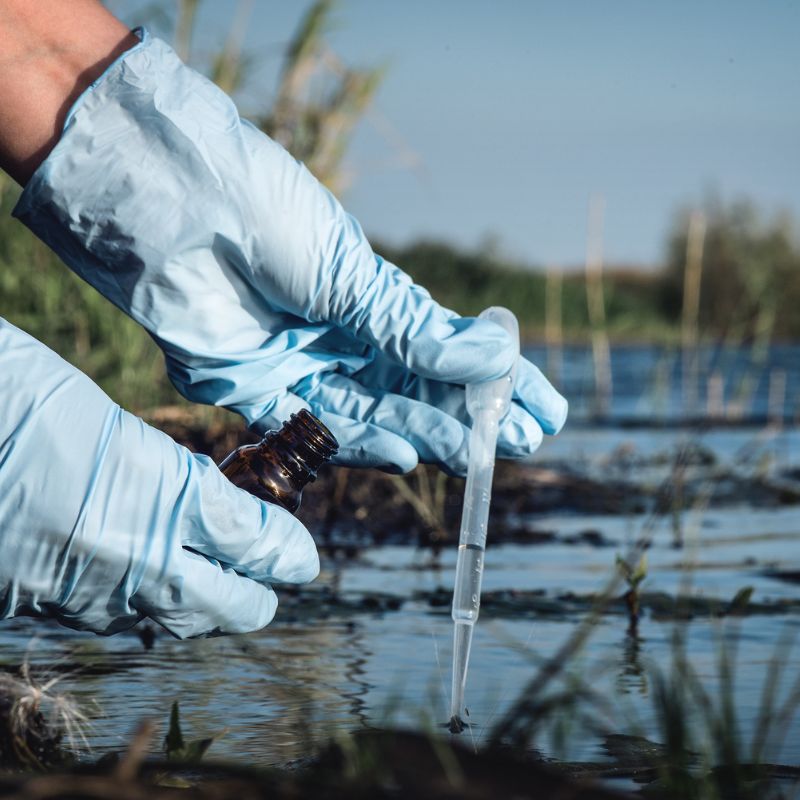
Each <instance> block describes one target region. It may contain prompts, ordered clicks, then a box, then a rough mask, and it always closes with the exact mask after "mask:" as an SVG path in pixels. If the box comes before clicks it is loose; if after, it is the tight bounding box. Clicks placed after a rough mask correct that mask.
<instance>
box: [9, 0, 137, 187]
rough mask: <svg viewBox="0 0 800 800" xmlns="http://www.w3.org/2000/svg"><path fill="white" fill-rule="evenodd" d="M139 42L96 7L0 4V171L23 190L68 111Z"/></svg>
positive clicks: (15, 0)
mask: <svg viewBox="0 0 800 800" xmlns="http://www.w3.org/2000/svg"><path fill="white" fill-rule="evenodd" d="M137 42H138V39H137V37H136V35H135V34H133V33H132V32H131V31H130V30H128V28H127V27H126V26H125V25H123V24H122V23H121V22H120V21H119V20H117V19H116V18H115V17H114V16H113V15H112V14H110V13H109V12H108V11H107V10H106V9H105V8H103V6H102V5H101V4H100V3H98V2H96V0H37V2H36V3H31V2H30V0H4V2H3V3H2V4H0V167H2V168H3V169H4V170H6V171H7V172H8V173H9V174H10V175H11V176H12V177H13V178H14V179H15V180H16V181H17V182H18V183H20V184H21V185H25V184H26V183H27V181H28V179H29V178H30V176H31V175H32V174H33V172H34V171H35V170H36V168H37V167H38V166H39V164H41V162H42V161H43V160H44V159H45V158H46V157H47V155H48V154H49V153H50V151H51V150H52V149H53V147H54V146H55V144H56V142H57V141H58V139H59V137H60V135H61V130H62V127H63V124H64V120H65V119H66V116H67V113H68V112H69V109H70V107H71V106H72V104H73V103H74V102H75V101H76V100H77V98H78V97H79V96H80V94H81V93H82V92H83V91H84V90H85V89H86V88H87V87H88V86H90V85H91V84H92V83H93V82H94V81H95V80H96V79H97V78H98V77H99V76H100V75H102V73H103V72H104V71H105V70H106V68H107V67H108V66H109V65H110V64H112V63H113V62H114V60H115V59H116V58H118V57H119V56H120V55H121V54H122V53H124V52H125V51H126V50H128V49H130V48H131V47H133V46H134V45H135V44H136V43H137Z"/></svg>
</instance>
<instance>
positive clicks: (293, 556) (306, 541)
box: [253, 503, 319, 583]
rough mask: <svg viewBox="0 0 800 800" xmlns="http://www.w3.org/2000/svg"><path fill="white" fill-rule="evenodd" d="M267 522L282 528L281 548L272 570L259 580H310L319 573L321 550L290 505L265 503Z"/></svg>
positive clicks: (272, 563) (285, 581)
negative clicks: (289, 507) (289, 510)
mask: <svg viewBox="0 0 800 800" xmlns="http://www.w3.org/2000/svg"><path fill="white" fill-rule="evenodd" d="M264 508H265V512H266V515H267V518H268V522H267V524H268V525H270V526H276V527H277V528H278V529H279V530H280V532H281V537H280V538H281V552H280V554H279V555H278V556H277V558H275V559H274V560H272V561H271V563H270V565H269V574H268V575H263V576H256V575H253V577H255V578H256V579H257V580H260V581H262V582H263V581H269V582H270V583H271V582H279V583H310V582H311V581H313V580H314V579H315V578H316V577H317V575H319V553H318V552H317V546H316V544H315V543H314V539H313V537H312V536H311V534H310V533H309V532H308V530H307V529H306V527H305V526H304V525H303V524H302V523H301V522H300V521H299V520H297V519H296V518H295V517H294V516H292V514H290V513H289V512H288V511H286V509H283V508H281V507H280V506H275V505H271V504H269V503H264Z"/></svg>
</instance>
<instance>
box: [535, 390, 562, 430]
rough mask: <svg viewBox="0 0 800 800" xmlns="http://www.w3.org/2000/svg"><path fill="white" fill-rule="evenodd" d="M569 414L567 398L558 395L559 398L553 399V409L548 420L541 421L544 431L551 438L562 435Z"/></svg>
mask: <svg viewBox="0 0 800 800" xmlns="http://www.w3.org/2000/svg"><path fill="white" fill-rule="evenodd" d="M568 414H569V402H567V399H566V397H563V396H562V395H560V394H558V395H557V397H554V398H553V404H552V408H551V409H550V413H549V414H548V416H547V418H546V419H543V420H541V423H542V430H543V431H544V432H545V433H546V434H548V435H550V436H555V435H556V434H557V433H560V431H561V429H562V428H563V427H564V425H565V424H566V422H567V416H568Z"/></svg>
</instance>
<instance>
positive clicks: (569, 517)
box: [0, 348, 800, 764]
mask: <svg viewBox="0 0 800 800" xmlns="http://www.w3.org/2000/svg"><path fill="white" fill-rule="evenodd" d="M797 352H798V350H797V348H795V349H794V350H792V351H791V352H788V351H787V352H783V351H781V354H780V357H781V358H783V359H784V360H787V359H788V362H791V363H795V362H792V361H791V359H793V358H796V354H797ZM636 358H637V359H638V358H639V355H638V353H637V355H636ZM788 362H787V363H788ZM625 363H627V362H625ZM789 366H791V364H789ZM792 376H793V377H792V378H791V381H795V377H794V373H792ZM759 385H760V384H759ZM792 386H795V383H792ZM759 392H760V394H758V396H759V397H760V396H761V395H762V394H763V390H759ZM636 402H638V401H636ZM759 402H761V401H759ZM621 403H622V406H621V407H620V408H619V409H617V411H618V412H619V413H620V414H624V415H626V416H630V408H632V407H633V406H635V405H636V403H635V402H634V401H633V400H631V399H630V398H628V400H625V399H623V400H622V401H621ZM626 403H627V404H628V405H627V406H626V405H625V404H626ZM631 404H632V405H631ZM626 407H627V409H628V410H627V411H626V410H625V409H626ZM578 419H580V414H578ZM681 440H689V441H692V442H694V443H696V444H700V445H702V447H703V448H705V450H706V451H707V452H708V453H710V454H712V455H713V457H714V458H716V460H717V463H718V464H722V465H726V466H729V467H730V468H731V469H739V468H740V467H741V465H742V464H746V465H749V466H748V468H751V467H752V464H754V463H755V464H757V465H760V467H759V469H760V470H761V471H762V472H763V471H767V472H772V473H775V474H778V473H780V474H794V473H796V471H797V469H798V467H800V430H798V428H796V427H782V428H780V429H775V428H773V429H770V430H765V429H761V428H758V427H753V426H749V427H747V426H745V427H741V428H732V427H724V428H720V429H710V430H706V431H705V432H704V433H702V434H699V433H697V432H690V431H682V430H680V429H677V428H675V427H667V428H663V427H645V426H639V427H633V428H625V427H620V426H617V427H615V426H611V425H603V426H600V427H588V426H586V425H584V426H583V427H582V426H580V425H576V426H574V428H573V429H569V428H568V429H567V430H566V431H565V432H564V433H563V434H562V435H561V436H559V437H558V438H556V439H554V440H549V441H548V442H546V444H545V446H544V447H543V448H542V450H541V452H540V453H539V454H537V457H536V459H535V461H536V463H537V464H546V463H552V462H568V463H570V464H573V465H574V464H578V465H580V466H581V469H582V470H584V471H585V472H586V473H589V474H593V475H594V476H595V477H597V476H601V477H602V476H603V475H604V474H609V473H608V471H609V470H610V469H611V468H612V467H611V466H609V465H610V464H612V463H615V462H614V461H613V459H611V454H613V453H619V452H620V451H621V450H622V451H624V452H626V453H628V454H635V455H637V457H642V458H645V459H647V458H651V457H653V456H656V455H658V454H659V453H669V452H671V451H672V450H674V447H675V445H676V442H678V441H681ZM748 459H749V460H748ZM741 468H743V467H741ZM648 469H650V468H648ZM653 469H656V471H657V468H653ZM520 522H521V523H524V524H528V525H532V526H535V527H536V528H537V529H542V530H547V531H553V532H555V533H556V534H557V537H556V539H554V540H552V541H545V542H543V543H541V544H537V545H532V544H528V545H520V544H504V545H499V544H498V545H492V532H491V530H490V532H489V547H488V551H487V556H486V568H485V574H484V592H492V591H494V590H516V591H518V592H534V591H540V592H542V593H543V595H542V597H543V598H545V599H548V598H549V599H552V600H553V602H554V603H556V604H557V601H558V598H559V597H561V596H562V595H563V594H564V593H573V594H575V595H583V594H587V593H593V592H600V591H602V590H603V588H604V587H605V585H606V584H607V582H608V580H609V578H610V576H612V575H613V574H614V562H615V557H616V554H617V553H625V552H626V550H627V549H628V548H629V547H630V546H631V545H632V544H633V543H634V542H635V541H636V540H637V539H638V538H639V537H640V536H641V535H642V532H643V531H644V530H645V528H647V529H648V530H649V532H650V535H651V536H652V546H651V547H650V549H649V551H648V560H649V572H648V577H647V579H646V581H645V584H644V585H643V590H644V591H647V592H666V593H670V594H674V593H677V592H686V591H689V592H691V593H692V594H694V595H698V596H702V597H707V598H717V599H718V600H719V601H720V602H723V603H727V602H729V601H730V600H731V599H732V598H733V597H734V596H735V595H736V593H737V592H738V591H739V590H741V589H742V588H744V587H746V586H750V587H752V588H753V595H752V601H753V602H754V603H755V602H759V603H761V602H777V601H782V600H784V601H798V602H800V583H798V582H797V577H798V574H800V548H799V547H798V542H800V505H776V506H774V507H763V506H754V505H751V504H749V503H748V502H747V498H744V497H743V498H742V500H741V502H736V503H729V504H728V505H719V504H717V505H713V506H711V507H709V508H707V509H703V508H702V507H698V508H696V509H694V510H691V511H689V512H687V513H686V514H685V516H684V546H683V548H681V549H675V548H674V547H673V532H672V528H671V526H672V524H673V521H672V519H671V518H670V517H664V518H658V519H655V520H654V519H652V518H648V517H645V516H643V515H637V514H628V515H603V516H588V515H579V514H552V513H548V514H546V515H545V514H531V515H528V517H526V518H525V519H524V520H520ZM586 530H594V531H598V532H599V533H601V534H602V536H603V537H604V539H605V540H607V543H608V546H594V545H593V544H592V543H591V541H590V540H586V542H584V541H583V540H582V539H580V538H579V537H578V538H575V539H572V540H571V541H572V543H569V536H570V534H579V533H581V532H582V531H586ZM595 545H596V542H595ZM455 556H456V552H455V547H452V548H449V549H447V550H445V551H444V552H443V553H442V554H441V557H440V558H439V559H438V561H436V562H434V561H433V560H432V557H431V555H430V553H429V552H428V551H420V550H417V549H416V548H414V547H411V546H397V545H392V546H383V547H374V548H371V549H369V550H363V551H361V552H360V553H359V554H358V555H357V556H356V557H354V558H352V559H349V560H343V561H337V562H333V561H328V562H325V563H323V572H322V575H321V577H320V579H319V581H318V582H317V584H316V585H315V586H314V587H311V588H310V589H309V590H308V592H309V593H314V592H316V594H315V595H314V596H315V597H317V598H318V597H319V596H320V595H319V592H320V587H321V586H322V587H328V588H329V589H330V591H331V592H334V593H335V594H336V595H337V596H338V597H344V598H350V599H352V601H353V602H352V603H351V604H350V606H348V607H347V609H346V610H342V609H338V610H337V608H331V609H330V612H329V613H328V614H324V613H314V614H310V615H308V614H307V615H305V616H303V615H302V614H298V613H297V612H296V607H297V604H296V603H295V604H294V605H293V604H291V603H287V604H286V605H285V606H283V607H282V608H280V609H279V611H278V616H277V618H276V620H275V622H274V623H273V624H272V625H271V626H269V627H268V628H267V629H265V630H264V631H262V632H259V633H257V634H253V635H251V636H247V637H235V638H226V639H213V640H200V641H190V642H178V641H175V640H172V639H171V638H169V637H168V636H167V635H165V634H158V635H157V637H156V641H155V645H154V647H153V648H152V649H145V648H144V646H143V644H142V642H141V640H140V638H139V636H138V635H137V633H136V632H135V631H134V632H131V633H126V634H120V635H118V636H116V637H113V638H109V639H104V638H100V637H95V636H93V635H90V634H82V633H77V632H73V631H69V630H67V629H64V628H60V627H58V626H56V625H54V624H49V623H42V622H37V621H33V620H24V619H21V620H9V621H7V622H5V623H3V624H2V627H0V659H1V660H2V664H3V665H4V667H5V668H7V669H14V668H17V667H18V666H19V665H20V664H21V663H22V662H23V661H25V659H28V660H29V661H30V663H31V664H32V665H33V666H34V667H35V668H36V674H37V675H38V676H39V678H40V679H43V676H46V675H48V674H49V675H61V676H62V678H61V682H60V684H59V687H58V688H59V689H63V690H65V691H69V692H70V693H71V694H73V695H74V696H75V697H76V698H77V700H78V701H79V702H80V703H81V704H82V706H83V707H84V710H85V711H86V713H87V715H88V717H89V718H90V721H91V725H90V727H89V730H88V734H87V739H88V743H89V745H90V746H91V749H92V751H91V752H92V755H93V756H97V755H101V754H103V753H104V752H108V751H111V750H119V749H122V748H124V747H125V745H126V743H127V742H128V741H129V739H130V736H131V734H132V732H133V731H134V729H135V727H136V725H137V724H138V722H139V721H140V720H142V719H143V718H149V719H154V720H156V721H159V722H162V723H163V725H164V726H165V725H166V721H167V718H168V714H169V708H170V705H171V703H172V702H173V701H174V700H179V701H180V704H181V711H182V718H183V723H184V732H185V734H186V735H187V736H189V737H204V736H217V737H218V738H217V740H216V741H215V743H214V745H213V747H212V750H211V752H210V755H213V756H216V757H230V758H234V759H237V760H240V761H244V762H247V763H256V764H285V763H287V762H290V761H292V760H294V759H298V758H302V757H304V756H305V755H307V754H308V752H309V743H310V742H312V741H322V740H324V739H326V738H327V737H328V736H329V735H330V734H331V733H338V732H345V731H351V730H354V729H358V728H360V727H363V726H365V725H413V726H415V727H418V726H420V725H421V726H423V727H427V728H429V729H431V730H439V731H441V734H442V735H446V734H445V732H444V729H443V728H442V726H443V725H444V723H445V722H446V721H447V718H448V707H449V691H450V655H451V647H452V622H451V620H450V616H449V607H448V606H447V605H441V604H436V603H432V601H431V598H432V597H435V595H436V590H437V589H439V588H440V587H443V588H444V590H445V592H450V591H451V590H452V582H453V575H454V569H455ZM792 571H794V572H795V573H796V574H795V581H794V582H793V581H792V580H789V579H787V578H790V577H791V576H789V575H786V573H790V572H792ZM781 576H783V579H781ZM619 591H620V590H618V591H617V594H619ZM384 595H386V596H391V597H395V598H397V600H398V603H396V604H395V605H399V606H400V607H394V608H393V607H389V608H387V607H386V604H385V603H382V602H381V603H377V602H375V601H374V597H384ZM296 599H297V598H295V600H296ZM384 599H385V598H384ZM400 603H401V604H400ZM390 605H391V604H390ZM323 606H324V603H323ZM799 608H800V606H798V605H795V606H794V608H793V610H791V609H790V610H789V611H787V612H786V613H774V614H773V613H756V614H748V615H745V616H742V617H738V618H735V619H734V618H728V619H724V620H723V619H718V618H716V617H714V616H713V615H708V614H705V615H704V614H698V615H696V616H695V617H694V618H693V619H691V620H690V621H677V622H676V621H675V620H674V619H668V618H660V617H659V616H658V615H655V614H653V613H651V612H650V611H648V610H645V612H644V614H643V618H642V620H641V622H640V626H639V635H638V637H636V638H634V637H631V636H630V635H629V633H628V631H627V620H626V618H625V616H624V615H621V614H619V613H605V614H603V615H601V617H600V618H599V620H598V621H597V623H596V624H595V625H594V627H593V630H592V633H591V635H590V637H589V639H588V642H587V644H586V646H585V647H584V649H583V650H582V651H581V652H580V653H579V654H578V655H576V656H574V657H573V658H571V659H570V663H569V665H568V672H569V673H570V674H571V675H573V676H578V679H579V681H580V682H581V683H582V684H584V685H585V686H588V687H589V688H591V689H592V690H593V691H594V692H595V693H596V695H597V696H599V697H600V698H601V699H602V700H603V701H604V703H605V705H604V706H603V708H602V709H601V708H599V706H597V707H595V706H592V709H591V710H592V711H593V712H594V711H597V714H596V716H597V718H598V719H601V720H602V725H603V729H604V730H606V731H608V732H617V733H619V732H624V733H632V734H639V735H643V736H647V737H648V738H652V739H655V740H659V739H661V738H663V737H661V735H660V733H659V726H658V720H657V714H656V713H655V711H654V704H653V695H654V693H653V685H654V677H653V669H660V670H661V671H663V672H669V669H670V659H671V653H672V651H673V636H674V635H675V633H676V631H677V632H679V633H681V634H682V635H683V636H684V637H685V640H686V648H687V650H688V652H689V654H690V660H691V664H692V667H693V669H694V670H695V671H696V672H697V674H698V676H699V677H700V680H701V682H702V683H703V685H704V686H705V687H706V688H707V690H708V692H709V693H710V694H711V696H712V697H716V696H717V695H718V694H719V691H720V677H719V669H718V657H719V653H720V648H721V646H722V643H723V642H727V643H728V645H729V646H734V645H735V649H736V654H735V659H734V660H735V688H734V697H735V708H736V712H737V715H738V717H739V726H740V732H741V736H742V739H743V741H744V742H748V741H750V738H751V735H752V732H753V730H754V728H755V725H756V720H757V719H758V714H759V709H760V708H761V705H762V691H763V688H764V685H765V681H767V682H769V683H771V684H772V685H774V686H776V687H777V696H778V701H780V700H781V699H782V697H784V696H785V694H786V692H788V691H789V687H790V685H791V684H792V682H793V681H794V680H796V678H797V674H798V669H797V666H798V665H800V643H798V645H797V646H796V647H795V648H794V649H792V650H790V651H788V650H783V651H780V652H779V650H778V648H779V642H780V641H781V640H782V638H784V637H785V636H786V635H787V634H788V633H791V632H794V633H796V634H798V635H800V610H798V609H799ZM585 616H586V614H585V611H576V610H574V609H572V610H570V609H569V608H568V607H565V609H564V611H563V612H559V611H558V609H557V608H556V611H555V612H554V613H549V614H531V613H520V614H519V616H518V617H515V616H514V615H513V614H512V615H509V614H493V613H492V612H491V609H490V608H489V607H488V606H485V607H484V610H483V612H482V615H481V619H480V621H479V623H478V626H477V629H476V633H475V639H474V643H473V651H472V659H471V665H470V673H469V679H468V684H467V694H466V697H467V706H468V708H469V713H470V716H469V720H468V721H469V723H470V728H469V729H468V730H467V731H466V732H465V733H464V734H463V736H464V738H465V741H468V742H474V743H475V744H476V745H478V744H480V743H481V742H482V741H485V739H486V737H487V736H488V734H489V731H490V729H491V728H492V726H493V724H495V723H497V721H498V720H499V719H500V718H501V717H502V715H503V714H504V713H505V712H506V711H507V709H508V708H509V707H510V705H511V704H512V703H513V701H514V700H515V699H516V698H517V697H518V696H519V694H520V692H521V691H522V688H523V687H524V685H525V684H526V682H528V681H529V680H530V679H531V678H532V677H533V676H534V674H535V673H536V670H537V666H538V665H539V664H540V663H541V661H542V660H543V659H546V658H548V657H550V656H552V655H553V654H555V653H556V652H557V651H558V650H559V648H560V647H561V646H562V645H563V643H564V642H565V641H566V640H567V639H568V638H569V637H570V636H571V635H572V634H573V633H574V632H575V630H576V629H577V628H578V626H580V625H581V622H582V620H583V619H584V618H585ZM776 654H778V655H779V656H780V659H781V661H782V662H783V663H784V666H785V669H784V670H783V672H782V673H781V674H780V675H778V676H777V677H776V676H774V675H773V674H772V673H771V672H770V665H771V662H772V659H773V657H775V656H776ZM779 704H780V702H779ZM775 719H776V720H777V717H776V718H775ZM782 740H783V744H782V747H780V748H773V750H772V751H771V752H768V753H767V754H766V755H765V757H766V758H768V759H771V760H773V761H781V762H784V763H790V764H800V717H797V716H796V717H795V718H794V719H793V721H791V722H790V723H789V724H788V725H787V728H786V731H785V735H784V736H783V737H782ZM567 741H568V745H567V747H566V749H565V750H563V751H560V752H559V755H561V756H563V757H567V758H571V759H584V760H601V759H603V758H604V757H605V753H604V751H603V750H602V748H601V737H600V736H599V735H598V733H597V732H595V731H592V730H591V729H590V728H589V727H587V726H586V725H585V724H583V723H579V722H577V721H573V727H572V728H571V729H570V733H569V735H568V736H567ZM534 744H535V746H536V747H538V748H539V749H542V750H543V751H544V752H545V753H547V754H554V753H556V750H554V749H553V743H552V742H551V740H550V738H549V737H548V736H543V737H541V738H540V739H538V740H536V741H535V742H534Z"/></svg>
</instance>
